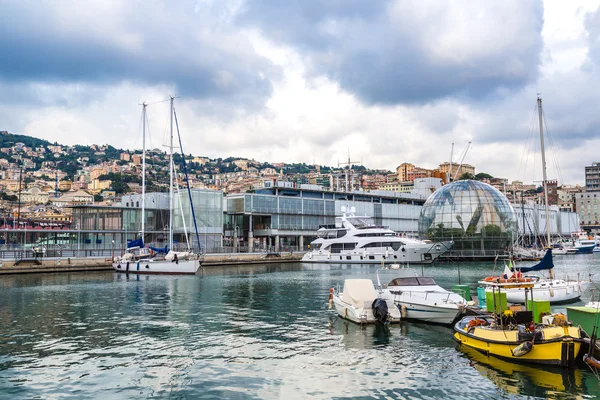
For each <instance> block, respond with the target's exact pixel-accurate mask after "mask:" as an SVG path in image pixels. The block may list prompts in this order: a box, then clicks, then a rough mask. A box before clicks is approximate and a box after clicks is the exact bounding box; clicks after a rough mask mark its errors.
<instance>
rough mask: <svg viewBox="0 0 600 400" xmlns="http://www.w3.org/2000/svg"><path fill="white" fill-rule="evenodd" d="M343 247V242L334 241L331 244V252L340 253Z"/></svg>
mask: <svg viewBox="0 0 600 400" xmlns="http://www.w3.org/2000/svg"><path fill="white" fill-rule="evenodd" d="M343 249H344V243H334V244H332V245H331V252H332V253H341V251H342V250H343Z"/></svg>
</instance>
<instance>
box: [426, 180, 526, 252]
mask: <svg viewBox="0 0 600 400" xmlns="http://www.w3.org/2000/svg"><path fill="white" fill-rule="evenodd" d="M516 230H517V225H516V214H515V211H514V210H513V208H512V206H511V205H510V202H509V201H508V199H507V198H506V196H505V195H504V194H502V193H501V192H500V191H499V190H497V189H495V188H494V187H492V186H490V185H488V184H487V183H483V182H479V181H472V180H462V181H457V182H452V183H450V184H448V185H445V186H443V187H442V188H440V189H438V190H436V191H435V193H433V194H432V195H431V196H430V197H429V199H427V201H426V202H425V204H424V205H423V209H422V210H421V216H420V217H419V233H420V235H421V236H422V237H425V238H427V239H430V240H436V241H437V240H454V247H453V250H473V251H477V252H478V253H480V254H488V255H489V254H491V253H493V252H494V251H497V250H505V249H506V248H507V247H509V246H510V245H511V244H512V242H513V240H514V238H516V235H517V231H516Z"/></svg>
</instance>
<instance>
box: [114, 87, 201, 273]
mask: <svg viewBox="0 0 600 400" xmlns="http://www.w3.org/2000/svg"><path fill="white" fill-rule="evenodd" d="M173 101H174V97H171V106H170V112H171V114H170V122H171V127H170V145H169V149H170V155H169V244H168V247H167V249H168V251H167V252H166V255H165V256H164V257H158V256H153V254H152V253H151V252H150V251H149V250H148V249H147V248H145V247H144V232H145V211H146V208H145V207H146V204H145V194H146V106H147V105H146V103H143V104H142V120H143V122H142V127H143V128H142V135H143V138H142V146H143V148H142V230H141V237H140V239H138V240H135V241H134V243H133V246H132V247H129V248H128V250H127V251H126V252H125V254H123V255H122V256H121V257H117V258H115V260H113V269H114V270H115V271H117V272H124V273H132V274H190V275H191V274H195V273H196V272H197V271H198V269H199V268H200V259H199V257H198V256H197V255H196V254H193V253H192V252H191V251H190V248H189V243H188V249H187V251H183V252H176V251H174V250H173V172H174V165H173V115H174V112H175V108H174V103H173ZM128 246H129V245H128Z"/></svg>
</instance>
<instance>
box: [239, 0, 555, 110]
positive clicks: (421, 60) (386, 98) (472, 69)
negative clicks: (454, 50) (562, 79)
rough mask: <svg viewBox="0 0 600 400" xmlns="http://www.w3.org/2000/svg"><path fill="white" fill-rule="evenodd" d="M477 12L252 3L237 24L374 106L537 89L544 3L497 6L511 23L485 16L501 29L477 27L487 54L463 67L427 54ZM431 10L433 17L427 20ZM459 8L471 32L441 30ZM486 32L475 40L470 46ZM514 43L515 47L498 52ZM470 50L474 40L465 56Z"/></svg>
mask: <svg viewBox="0 0 600 400" xmlns="http://www.w3.org/2000/svg"><path fill="white" fill-rule="evenodd" d="M488 4H494V3H490V2H487V1H483V2H476V3H475V5H479V6H480V8H485V7H487V5H488ZM473 5H474V4H472V3H471V2H467V3H463V4H462V5H461V4H459V3H440V2H437V3H436V2H433V3H428V4H421V3H418V2H406V1H391V0H387V1H385V0H381V1H371V2H365V1H360V0H356V1H339V0H338V1H327V2H322V1H318V0H303V1H299V2H281V1H276V0H253V1H247V2H246V3H245V5H244V7H243V9H242V10H241V11H240V13H239V14H238V16H237V21H238V23H240V24H242V25H243V26H253V27H257V28H259V29H261V30H262V31H263V32H264V34H265V35H266V36H267V37H269V38H271V39H272V40H274V41H276V42H283V43H285V44H289V45H292V46H294V47H296V48H298V49H299V50H300V51H301V53H303V55H306V56H307V57H308V58H309V62H310V64H311V67H312V69H313V70H312V72H313V73H314V74H325V75H327V76H329V77H330V78H333V79H335V80H337V81H338V82H340V84H341V85H342V87H343V88H344V89H346V90H348V91H350V92H352V93H355V94H357V95H358V96H359V97H360V98H361V99H362V100H363V101H366V102H368V103H383V104H397V103H425V102H428V101H430V100H432V99H438V98H444V97H451V96H456V95H459V96H467V97H474V98H481V97H483V96H486V95H489V94H490V93H492V92H494V91H495V90H496V89H498V88H509V89H518V88H521V87H523V86H525V85H526V84H527V83H529V82H532V81H535V79H536V78H537V76H538V65H539V63H540V54H541V50H542V47H543V43H542V39H541V29H542V25H543V9H542V5H541V2H540V1H532V2H520V1H512V2H502V3H501V5H500V4H498V3H496V5H495V7H496V9H498V8H499V9H500V10H502V11H503V12H504V15H494V12H495V11H496V9H491V10H487V12H484V14H485V15H484V18H492V19H494V22H495V25H494V27H492V26H491V25H492V24H491V23H490V27H489V29H488V30H487V31H486V29H487V27H485V26H484V27H483V28H482V26H483V24H484V22H481V21H479V22H474V23H478V24H481V25H479V27H480V28H482V29H481V30H480V31H482V30H483V31H486V34H487V35H488V36H489V37H486V40H488V43H484V44H483V45H482V44H481V43H477V46H480V47H481V48H478V49H477V50H476V51H474V52H473V53H472V54H467V56H466V57H463V59H461V60H458V62H450V61H448V60H444V59H443V58H442V59H436V58H435V57H432V55H431V54H430V53H428V52H427V51H425V50H424V48H426V47H429V48H430V49H433V50H434V51H435V50H436V49H437V48H438V47H440V46H443V44H442V43H440V41H441V40H444V39H446V37H450V36H451V35H452V34H453V32H451V30H452V29H458V30H461V29H467V30H468V29H470V26H469V25H468V24H469V23H471V22H470V21H471V20H473V21H477V20H478V16H477V15H476V11H475V10H471V8H474V7H473ZM428 7H429V8H433V9H434V10H433V11H432V12H430V13H429V14H427V13H425V15H424V16H423V15H422V14H423V10H426V9H427V8H428ZM453 7H464V9H463V10H459V12H463V13H470V12H472V13H473V15H472V17H470V19H469V22H466V24H467V26H457V25H460V21H459V24H455V23H454V21H452V20H447V21H446V26H441V27H438V24H440V20H443V19H444V16H445V15H446V14H447V13H448V12H449V11H451V10H452V8H453ZM504 18H508V19H507V20H506V21H504ZM436 29H438V31H436ZM446 29H448V32H446ZM430 31H435V32H434V33H435V34H431V32H430ZM480 31H477V30H474V31H473V32H472V36H471V37H470V39H471V41H473V40H475V39H477V35H478V33H479V32H480ZM490 32H491V33H490ZM507 37H508V40H509V41H512V43H510V44H508V45H506V46H498V45H497V43H496V42H501V41H502V42H505V41H506V40H507ZM470 45H471V44H470V43H469V38H468V37H467V38H466V41H465V43H464V48H466V47H469V46H470ZM495 47H498V49H496V48H495ZM459 50H460V48H459ZM450 57H453V55H450Z"/></svg>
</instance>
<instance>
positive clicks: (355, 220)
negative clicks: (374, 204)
mask: <svg viewBox="0 0 600 400" xmlns="http://www.w3.org/2000/svg"><path fill="white" fill-rule="evenodd" d="M348 221H350V223H351V224H352V225H354V226H355V227H357V228H366V227H369V226H373V225H374V223H373V220H372V219H371V218H368V217H352V218H348Z"/></svg>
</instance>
